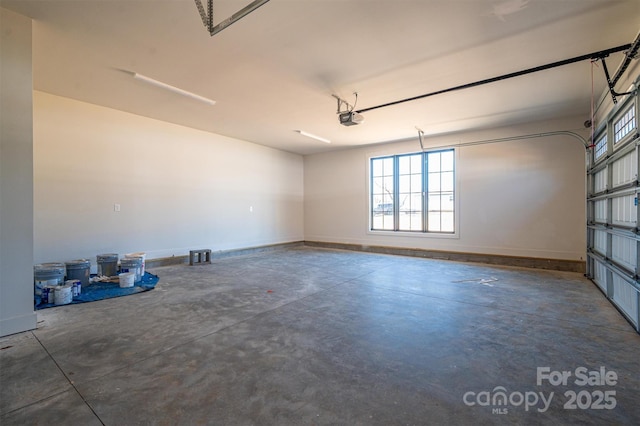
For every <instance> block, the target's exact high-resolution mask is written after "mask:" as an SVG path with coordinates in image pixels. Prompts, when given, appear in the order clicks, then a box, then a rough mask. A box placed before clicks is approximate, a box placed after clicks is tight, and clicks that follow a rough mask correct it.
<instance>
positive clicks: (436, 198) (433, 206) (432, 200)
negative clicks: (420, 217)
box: [427, 194, 440, 211]
mask: <svg viewBox="0 0 640 426" xmlns="http://www.w3.org/2000/svg"><path fill="white" fill-rule="evenodd" d="M427 208H428V209H429V211H434V210H440V194H429V205H428V206H427Z"/></svg>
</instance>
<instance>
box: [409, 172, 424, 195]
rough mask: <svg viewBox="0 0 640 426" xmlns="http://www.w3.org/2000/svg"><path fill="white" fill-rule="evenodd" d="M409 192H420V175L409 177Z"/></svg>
mask: <svg viewBox="0 0 640 426" xmlns="http://www.w3.org/2000/svg"><path fill="white" fill-rule="evenodd" d="M411 192H422V175H419V174H415V175H411Z"/></svg>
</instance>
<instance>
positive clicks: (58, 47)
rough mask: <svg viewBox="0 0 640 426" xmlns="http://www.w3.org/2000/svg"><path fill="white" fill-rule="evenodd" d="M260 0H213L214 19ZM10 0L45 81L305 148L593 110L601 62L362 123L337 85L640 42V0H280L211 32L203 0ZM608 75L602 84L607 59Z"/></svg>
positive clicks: (161, 115) (439, 79)
mask: <svg viewBox="0 0 640 426" xmlns="http://www.w3.org/2000/svg"><path fill="white" fill-rule="evenodd" d="M203 2H204V3H205V4H206V0H203ZM249 3H250V0H214V23H218V22H220V21H222V20H224V19H226V18H228V17H229V16H231V15H232V14H233V13H235V12H237V11H238V10H240V9H242V8H243V7H244V6H246V5H247V4H249ZM1 5H2V7H5V8H7V9H10V10H13V11H16V12H18V13H21V14H23V15H26V16H29V17H31V18H33V19H34V20H35V22H34V41H33V51H34V88H35V89H36V90H41V91H44V92H49V93H53V94H57V95H61V96H65V97H70V98H74V99H79V100H81V101H85V102H90V103H94V104H98V105H104V106H107V107H111V108H116V109H119V110H123V111H128V112H131V113H135V114H139V115H142V116H147V117H152V118H156V119H160V120H164V121H168V122H173V123H177V124H181V125H185V126H189V127H194V128H197V129H202V130H206V131H210V132H214V133H218V134H222V135H226V136H231V137H235V138H239V139H243V140H247V141H251V142H255V143H258V144H262V145H267V146H272V147H275V148H279V149H283V150H286V151H290V152H296V153H300V154H309V153H314V152H321V151H324V150H331V149H339V148H344V147H350V146H356V145H363V144H371V143H378V142H386V141H392V140H402V139H406V138H410V137H415V136H416V135H417V133H416V129H415V127H416V126H418V127H420V128H422V129H423V130H424V131H425V133H426V134H427V135H433V134H442V133H450V132H456V131H464V130H469V129H478V128H487V127H495V126H501V125H506V124H510V123H520V122H527V121H536V120H545V119H548V118H554V117H565V116H574V115H584V116H585V120H586V119H587V118H588V116H589V110H590V96H591V64H590V63H589V61H585V62H581V63H576V64H573V65H567V66H564V67H561V68H555V69H552V70H547V71H543V72H539V73H535V74H529V75H526V76H522V77H517V78H514V79H511V80H506V81H502V82H497V83H492V84H489V85H486V86H482V87H477V88H473V89H468V90H464V91H459V92H455V93H449V94H443V95H438V96H434V97H429V98H426V99H421V100H417V101H413V102H408V103H403V104H400V105H396V106H391V107H387V108H381V109H377V110H374V111H370V112H368V113H365V114H364V115H365V122H364V123H363V124H361V125H358V126H351V127H345V126H342V125H340V124H339V123H338V117H337V115H336V109H337V101H336V100H335V99H334V98H333V97H332V96H331V95H332V94H337V95H339V96H341V97H342V98H344V99H345V100H347V101H348V102H350V103H353V102H354V99H355V98H354V96H353V92H356V91H357V92H358V93H359V97H358V103H357V105H356V109H363V108H368V107H372V106H376V105H380V104H383V103H387V102H392V101H396V100H400V99H404V98H408V97H413V96H418V95H422V94H425V93H430V92H433V91H437V90H441V89H447V88H449V87H452V86H457V85H461V84H465V83H470V82H474V81H477V80H481V79H486V78H490V77H494V76H498V75H502V74H507V73H511V72H515V71H520V70H522V69H526V68H530V67H535V66H538V65H543V64H546V63H550V62H554V61H559V60H563V59H567V58H570V57H575V56H579V55H583V54H587V53H590V52H594V51H599V50H604V49H608V48H612V47H615V46H619V45H624V44H627V43H631V42H632V41H633V39H634V38H635V36H636V34H637V33H638V29H639V28H640V1H639V0H627V1H615V0H507V1H504V0H494V1H486V0H465V1H462V0H271V1H270V2H268V3H267V4H265V5H264V6H262V7H260V8H259V9H257V10H256V11H254V12H252V13H251V14H249V15H247V16H246V17H244V18H242V19H240V20H239V21H238V22H236V23H234V24H233V25H231V26H229V27H228V28H226V29H225V30H223V31H222V32H220V33H218V34H216V35H215V36H213V37H211V36H209V33H208V31H207V29H206V28H205V27H204V26H203V24H202V21H201V18H200V15H199V13H198V9H197V7H196V5H195V3H194V0H71V1H66V0H1ZM621 58H622V54H615V55H612V56H611V57H610V58H609V59H608V60H607V64H608V65H609V68H610V69H612V70H613V71H615V69H616V68H617V66H618V64H619V62H620V60H621ZM134 72H136V73H140V74H143V75H146V76H149V77H151V78H154V79H156V80H160V81H162V82H165V83H167V84H170V85H173V86H176V87H179V88H181V89H184V90H187V91H190V92H194V93H197V94H199V95H202V96H206V97H209V98H212V99H215V100H216V101H217V104H216V105H215V106H209V105H206V104H203V103H200V102H198V101H195V100H192V99H189V98H185V97H182V96H180V95H177V94H174V93H171V92H168V91H165V90H162V89H159V88H157V87H154V86H150V85H148V84H145V83H144V82H141V81H139V80H135V79H133V78H132V73H134ZM595 77H596V78H595V83H596V86H595V87H596V93H597V94H599V93H601V91H602V90H604V89H605V80H604V76H603V73H602V68H601V67H600V68H597V69H596V72H595ZM295 130H305V131H307V132H310V133H313V134H316V135H320V136H322V137H324V138H327V139H330V140H331V141H332V143H331V144H325V143H323V142H319V141H315V140H313V139H309V138H306V137H304V136H301V135H300V134H298V133H296V132H295Z"/></svg>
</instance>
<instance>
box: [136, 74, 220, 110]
mask: <svg viewBox="0 0 640 426" xmlns="http://www.w3.org/2000/svg"><path fill="white" fill-rule="evenodd" d="M133 78H135V79H136V80H141V81H144V82H145V83H148V84H152V85H154V86H157V87H161V88H163V89H166V90H169V91H171V92H173V93H177V94H179V95H182V96H186V97H188V98H191V99H195V100H197V101H200V102H204V103H205V104H209V105H215V104H216V101H214V100H212V99H209V98H205V97H204V96H200V95H196V94H195V93H191V92H187V91H186V90H182V89H180V88H178V87H175V86H171V85H170V84H167V83H163V82H161V81H158V80H154V79H153V78H150V77H147V76H144V75H142V74H138V73H136V72H134V73H133Z"/></svg>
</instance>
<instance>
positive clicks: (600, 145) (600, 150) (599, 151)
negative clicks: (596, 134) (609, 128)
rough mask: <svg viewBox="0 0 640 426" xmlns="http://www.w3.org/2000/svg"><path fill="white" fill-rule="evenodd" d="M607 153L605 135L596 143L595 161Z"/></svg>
mask: <svg viewBox="0 0 640 426" xmlns="http://www.w3.org/2000/svg"><path fill="white" fill-rule="evenodd" d="M606 153H607V134H606V133H605V134H604V136H602V137H601V138H600V139H599V140H598V142H596V146H595V149H594V151H593V159H594V160H597V159H598V158H600V157H602V156H603V155H604V154H606Z"/></svg>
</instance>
